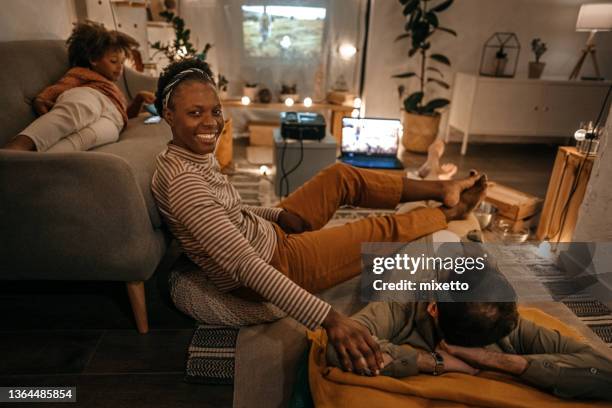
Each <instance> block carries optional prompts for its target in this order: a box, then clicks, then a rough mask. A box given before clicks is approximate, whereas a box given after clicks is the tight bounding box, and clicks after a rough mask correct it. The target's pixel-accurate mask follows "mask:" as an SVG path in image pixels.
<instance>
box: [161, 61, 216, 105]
mask: <svg viewBox="0 0 612 408" xmlns="http://www.w3.org/2000/svg"><path fill="white" fill-rule="evenodd" d="M189 68H198V69H201V70H202V71H204V73H205V74H206V76H202V75H199V74H197V73H193V74H188V75H186V76H185V78H184V79H182V80H181V82H184V81H188V80H193V81H200V82H205V83H209V84H212V85H213V86H214V87H216V86H217V85H216V83H215V79H214V75H213V73H212V71H211V70H210V66H209V65H208V64H207V63H206V62H204V61H202V60H199V59H197V58H185V59H183V60H181V61H177V62H173V63H171V64H170V65H168V66H167V67H166V68H165V69H164V71H163V72H162V74H161V75H160V76H159V80H158V81H157V92H156V93H155V108H156V109H157V112H159V114H160V115H161V114H162V112H163V103H164V88H166V85H168V84H169V83H170V82H171V81H172V80H173V79H174V77H175V76H176V75H178V74H179V73H180V72H182V71H185V70H186V69H189ZM177 86H178V84H177ZM168 105H170V106H172V96H170V101H169V102H168Z"/></svg>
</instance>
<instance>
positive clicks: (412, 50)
mask: <svg viewBox="0 0 612 408" xmlns="http://www.w3.org/2000/svg"><path fill="white" fill-rule="evenodd" d="M418 50H419V47H418V46H416V47H413V48H411V49H410V51H408V56H409V57H413V56H414V54H416V53H417V51H418Z"/></svg>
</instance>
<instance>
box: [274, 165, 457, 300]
mask: <svg viewBox="0 0 612 408" xmlns="http://www.w3.org/2000/svg"><path fill="white" fill-rule="evenodd" d="M402 188H403V181H402V177H401V176H397V175H390V174H386V173H382V172H377V171H372V170H364V169H359V168H356V167H352V166H348V165H345V164H334V165H332V166H329V167H327V168H326V169H324V170H323V171H321V172H320V173H319V174H317V175H316V176H315V177H313V178H312V179H311V180H309V181H308V182H307V183H305V184H304V185H303V186H302V187H300V188H299V189H298V190H296V191H294V192H293V193H292V194H290V195H289V197H287V198H286V199H285V200H283V201H282V202H281V203H280V207H282V208H283V209H285V210H287V211H290V212H292V213H294V214H297V215H299V216H300V217H301V218H302V219H303V220H305V221H306V222H308V223H309V224H310V225H311V227H312V231H308V232H303V233H301V234H286V233H285V232H284V231H283V230H282V229H281V228H280V227H279V226H278V225H277V224H274V227H275V230H276V234H277V248H276V251H275V253H274V255H273V257H272V260H271V261H270V264H271V265H272V266H274V267H275V268H277V269H278V270H280V271H281V272H283V273H284V274H286V275H287V276H288V277H289V278H290V279H291V280H293V281H294V282H296V283H297V284H298V285H300V286H301V287H303V288H304V289H306V290H308V291H309V292H318V291H320V290H323V289H327V288H329V287H331V286H334V285H336V284H338V283H340V282H343V281H345V280H347V279H349V278H352V277H353V276H356V275H358V274H359V273H360V271H361V243H363V242H409V241H413V240H415V239H417V238H420V237H422V236H424V235H427V234H431V233H434V232H436V231H439V230H441V229H444V228H446V226H447V225H446V218H445V216H444V214H443V213H442V211H440V210H439V209H437V208H418V209H416V210H413V211H410V212H407V213H404V214H394V215H386V216H382V217H368V218H365V219H362V220H359V221H356V222H352V223H349V224H345V225H341V226H337V227H333V228H325V229H321V228H322V227H323V226H324V225H325V224H327V222H328V221H329V220H330V218H331V217H332V216H333V215H334V213H335V212H336V210H337V209H338V207H340V206H342V205H353V206H359V207H364V208H391V209H392V208H395V207H396V206H397V204H399V202H400V197H401V194H402Z"/></svg>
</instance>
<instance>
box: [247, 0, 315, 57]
mask: <svg viewBox="0 0 612 408" xmlns="http://www.w3.org/2000/svg"><path fill="white" fill-rule="evenodd" d="M325 14H326V9H325V8H323V7H296V6H242V16H243V21H242V31H243V37H244V50H245V53H246V55H248V56H249V57H263V58H282V57H287V58H314V57H317V56H318V55H319V53H320V52H321V41H322V39H323V28H324V25H325Z"/></svg>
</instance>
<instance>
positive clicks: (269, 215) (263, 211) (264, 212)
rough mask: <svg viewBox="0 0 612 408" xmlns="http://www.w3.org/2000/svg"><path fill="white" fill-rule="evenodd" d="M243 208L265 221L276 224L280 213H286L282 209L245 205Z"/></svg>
mask: <svg viewBox="0 0 612 408" xmlns="http://www.w3.org/2000/svg"><path fill="white" fill-rule="evenodd" d="M242 208H244V209H245V210H247V211H250V212H252V213H253V214H255V215H258V216H260V217H261V218H263V219H264V220H268V221H273V222H276V221H277V220H278V216H279V215H280V213H282V212H283V211H285V210H283V209H282V208H280V207H260V206H256V205H243V206H242Z"/></svg>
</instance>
